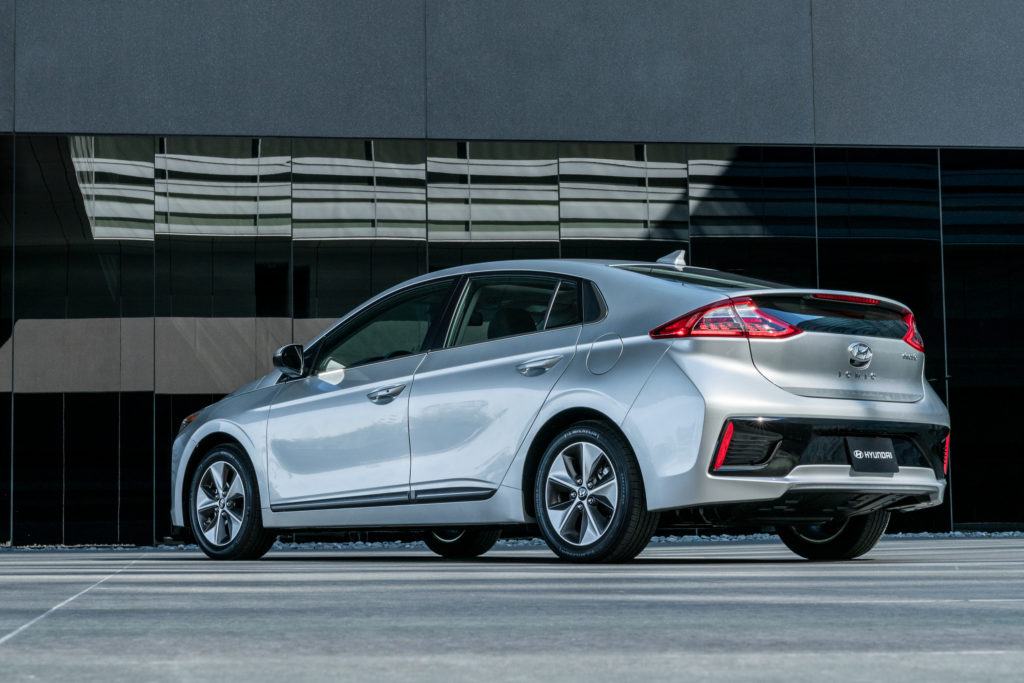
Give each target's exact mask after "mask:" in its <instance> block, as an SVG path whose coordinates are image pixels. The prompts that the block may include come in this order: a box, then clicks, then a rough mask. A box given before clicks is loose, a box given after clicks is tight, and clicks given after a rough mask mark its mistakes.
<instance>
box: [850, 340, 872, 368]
mask: <svg viewBox="0 0 1024 683" xmlns="http://www.w3.org/2000/svg"><path fill="white" fill-rule="evenodd" d="M847 350H848V351H849V352H850V365H852V366H853V367H855V368H866V367H867V366H868V364H869V363H871V356H872V353H871V347H870V346H868V345H867V344H865V343H864V342H854V343H852V344H850V346H849V348H848V349H847Z"/></svg>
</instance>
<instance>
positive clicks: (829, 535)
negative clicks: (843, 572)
mask: <svg viewBox="0 0 1024 683" xmlns="http://www.w3.org/2000/svg"><path fill="white" fill-rule="evenodd" d="M888 525H889V512H888V511H886V510H876V511H875V512H869V513H868V514H866V515H857V516H856V517H849V518H847V519H842V520H836V521H834V522H828V523H826V524H807V525H799V526H777V527H775V531H776V532H777V533H778V534H779V538H781V539H782V542H783V543H785V544H786V547H788V548H789V549H790V550H792V551H793V552H794V553H796V554H797V555H800V556H801V557H805V558H807V559H808V560H852V559H853V558H855V557H860V556H861V555H863V554H864V553H866V552H868V551H869V550H871V549H872V548H874V547H875V544H876V543H878V539H880V538H881V537H882V534H884V533H885V527H887V526H888Z"/></svg>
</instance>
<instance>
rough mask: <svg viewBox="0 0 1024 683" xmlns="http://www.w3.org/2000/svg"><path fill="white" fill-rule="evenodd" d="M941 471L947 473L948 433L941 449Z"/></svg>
mask: <svg viewBox="0 0 1024 683" xmlns="http://www.w3.org/2000/svg"><path fill="white" fill-rule="evenodd" d="M942 473H943V474H949V434H946V445H945V446H943V451H942Z"/></svg>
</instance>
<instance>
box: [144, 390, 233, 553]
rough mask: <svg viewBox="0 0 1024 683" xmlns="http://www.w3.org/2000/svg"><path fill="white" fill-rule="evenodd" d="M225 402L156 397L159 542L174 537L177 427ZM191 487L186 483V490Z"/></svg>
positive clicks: (181, 396) (192, 397)
mask: <svg viewBox="0 0 1024 683" xmlns="http://www.w3.org/2000/svg"><path fill="white" fill-rule="evenodd" d="M220 398H222V397H221V396H219V395H211V394H179V395H175V396H163V395H160V394H157V396H156V403H155V414H156V418H155V426H156V439H155V441H156V454H155V457H154V463H155V467H156V491H155V499H156V521H155V525H156V541H157V542H158V543H159V542H160V541H161V540H163V538H164V537H166V536H170V535H171V512H170V511H171V445H172V444H173V443H174V437H175V436H176V435H177V434H178V426H179V425H180V424H181V421H182V420H184V419H185V418H186V417H188V416H189V415H191V414H192V413H194V412H196V411H197V410H199V409H201V408H204V407H205V406H208V405H210V404H211V403H214V402H215V401H217V400H218V399H220ZM187 486H188V484H187V483H186V487H187Z"/></svg>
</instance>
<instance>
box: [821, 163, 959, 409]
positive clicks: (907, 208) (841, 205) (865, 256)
mask: <svg viewBox="0 0 1024 683" xmlns="http://www.w3.org/2000/svg"><path fill="white" fill-rule="evenodd" d="M817 154H818V158H817V169H818V176H817V181H818V201H819V206H818V217H819V236H820V242H819V252H818V257H819V269H820V283H821V287H823V288H828V289H846V290H854V291H861V292H869V293H873V294H881V295H883V296H887V297H891V298H893V299H896V300H897V301H900V302H902V303H904V304H906V305H908V306H909V307H910V308H911V309H912V310H913V311H914V315H915V316H916V317H917V321H918V327H919V328H920V330H921V333H922V335H923V336H924V341H925V349H926V351H927V361H926V363H927V364H926V368H925V374H926V377H927V378H928V380H929V381H930V382H931V384H932V388H934V389H935V390H936V391H937V392H938V393H939V395H940V396H944V395H945V382H944V378H945V365H944V358H943V342H942V338H943V329H942V294H941V282H942V272H941V254H940V242H939V176H938V163H937V158H936V153H935V150H926V149H925V150H921V149H910V150H907V149H860V148H857V149H818V150H817Z"/></svg>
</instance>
